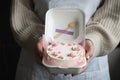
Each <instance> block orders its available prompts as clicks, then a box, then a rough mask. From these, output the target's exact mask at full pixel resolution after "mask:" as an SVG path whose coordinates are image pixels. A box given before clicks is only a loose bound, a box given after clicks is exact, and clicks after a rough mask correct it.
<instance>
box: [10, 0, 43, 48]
mask: <svg viewBox="0 0 120 80" xmlns="http://www.w3.org/2000/svg"><path fill="white" fill-rule="evenodd" d="M32 3H33V2H32V0H13V4H12V13H11V19H12V20H11V21H12V22H11V23H12V26H11V29H12V31H13V34H14V37H15V40H16V41H17V42H18V44H19V45H20V46H21V47H24V48H27V49H29V50H33V49H34V48H35V45H36V41H37V40H38V39H39V37H40V36H41V35H42V34H43V32H44V25H42V24H41V22H40V20H39V19H38V17H37V16H36V14H35V13H34V12H33V7H32V6H33V4H32Z"/></svg>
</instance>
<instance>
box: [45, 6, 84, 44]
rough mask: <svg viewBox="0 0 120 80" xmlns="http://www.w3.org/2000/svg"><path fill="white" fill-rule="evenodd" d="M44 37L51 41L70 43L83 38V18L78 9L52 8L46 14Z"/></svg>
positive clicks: (81, 12)
mask: <svg viewBox="0 0 120 80" xmlns="http://www.w3.org/2000/svg"><path fill="white" fill-rule="evenodd" d="M45 36H47V37H48V38H50V39H51V40H53V41H62V42H70V41H74V40H76V39H79V42H81V41H83V40H84V38H85V16H84V13H83V11H81V10H80V9H78V8H52V9H50V10H48V11H47V13H46V20H45Z"/></svg>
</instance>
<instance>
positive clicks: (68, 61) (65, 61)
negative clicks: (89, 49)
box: [45, 43, 85, 67]
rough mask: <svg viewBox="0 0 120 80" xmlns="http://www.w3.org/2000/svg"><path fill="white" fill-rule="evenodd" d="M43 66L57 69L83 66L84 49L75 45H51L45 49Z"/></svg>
mask: <svg viewBox="0 0 120 80" xmlns="http://www.w3.org/2000/svg"><path fill="white" fill-rule="evenodd" d="M45 64H47V65H49V66H57V67H75V66H83V65H84V64H85V51H84V48H83V47H82V46H81V45H79V44H77V43H53V44H51V45H49V46H48V48H47V55H46V58H45Z"/></svg>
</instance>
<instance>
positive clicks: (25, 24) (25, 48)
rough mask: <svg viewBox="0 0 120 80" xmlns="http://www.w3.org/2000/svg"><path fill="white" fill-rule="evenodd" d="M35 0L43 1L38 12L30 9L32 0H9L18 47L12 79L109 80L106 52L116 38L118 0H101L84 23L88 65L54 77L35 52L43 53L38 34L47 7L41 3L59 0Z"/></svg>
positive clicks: (119, 15) (119, 16) (119, 22)
mask: <svg viewBox="0 0 120 80" xmlns="http://www.w3.org/2000/svg"><path fill="white" fill-rule="evenodd" d="M39 1H41V2H45V4H41V5H42V6H44V7H41V8H42V9H41V10H42V11H41V12H42V14H40V15H38V14H36V12H35V11H34V9H35V4H34V2H33V1H32V0H14V1H13V6H12V17H11V18H12V26H11V28H12V31H13V33H14V37H15V39H16V41H17V42H18V44H19V45H20V46H21V47H22V52H21V55H20V60H19V64H18V68H17V72H16V80H110V77H109V68H108V62H107V54H108V53H110V52H111V51H113V50H114V49H115V47H116V46H117V45H118V43H119V41H120V32H119V31H120V27H119V25H120V12H118V11H119V8H120V0H115V1H114V0H105V1H104V3H103V4H102V5H101V6H100V7H99V8H98V10H97V11H96V12H95V13H94V15H93V16H92V17H91V19H90V20H89V22H88V23H87V25H86V26H87V28H86V40H85V42H86V46H85V49H86V51H87V53H86V57H87V58H88V56H89V57H90V58H89V59H87V62H88V63H87V65H88V66H86V67H84V68H83V69H82V71H81V73H80V74H76V75H75V74H73V75H72V74H67V75H64V74H58V75H56V76H54V75H53V74H50V73H49V72H48V71H47V69H46V68H45V67H44V66H42V64H41V63H40V59H41V57H39V55H42V53H43V52H44V47H43V46H42V44H43V40H42V39H41V38H40V37H41V35H42V34H43V33H44V17H45V13H46V11H47V10H48V9H49V8H50V7H49V6H45V5H47V4H48V3H49V1H53V2H55V3H57V2H58V1H62V0H39ZM73 1H78V0H73ZM68 2H70V1H69V0H68ZM75 3H79V2H75ZM43 8H44V9H43ZM36 51H38V52H36ZM35 54H36V55H35ZM36 59H37V62H36Z"/></svg>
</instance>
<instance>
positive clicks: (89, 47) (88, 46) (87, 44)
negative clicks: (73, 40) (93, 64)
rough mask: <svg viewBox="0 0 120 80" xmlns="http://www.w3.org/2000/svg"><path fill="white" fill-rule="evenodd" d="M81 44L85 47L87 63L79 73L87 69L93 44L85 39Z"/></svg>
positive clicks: (92, 51)
mask: <svg viewBox="0 0 120 80" xmlns="http://www.w3.org/2000/svg"><path fill="white" fill-rule="evenodd" d="M82 46H83V47H84V48H85V51H86V54H85V56H86V60H87V65H86V66H84V67H83V68H82V69H81V72H80V73H82V72H84V71H85V70H86V69H87V67H88V65H89V63H90V61H91V59H92V56H93V53H94V45H93V43H92V41H91V40H85V42H84V43H83V44H82ZM74 75H77V74H73V76H74Z"/></svg>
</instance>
